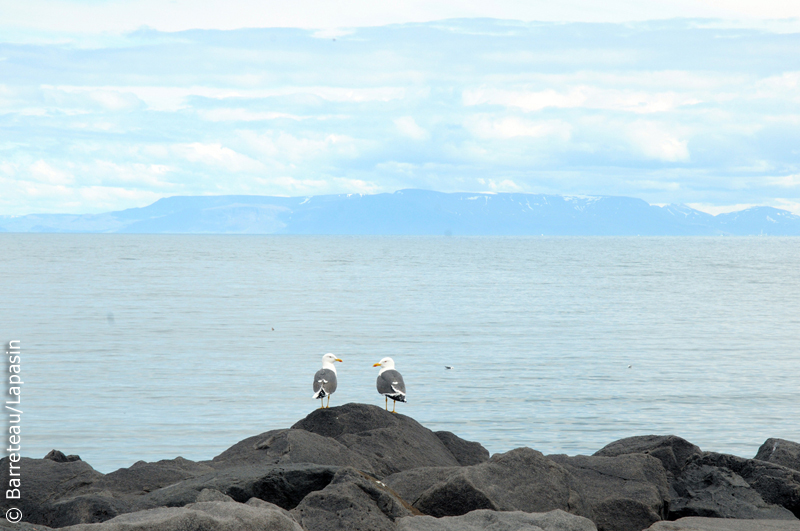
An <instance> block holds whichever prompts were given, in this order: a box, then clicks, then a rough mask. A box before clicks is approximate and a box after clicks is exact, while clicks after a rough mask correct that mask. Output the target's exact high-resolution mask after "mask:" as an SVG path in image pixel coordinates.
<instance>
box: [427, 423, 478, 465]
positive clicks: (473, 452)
mask: <svg viewBox="0 0 800 531" xmlns="http://www.w3.org/2000/svg"><path fill="white" fill-rule="evenodd" d="M434 434H435V435H436V436H437V437H439V440H440V441H442V443H443V444H444V445H445V446H446V447H447V449H448V450H450V453H451V454H453V457H455V458H456V461H458V464H460V465H462V466H469V465H477V464H479V463H483V462H485V461H488V460H489V450H487V449H486V448H484V447H483V445H482V444H481V443H478V442H473V441H467V440H464V439H462V438H461V437H459V436H458V435H456V434H455V433H452V432H449V431H437V432H434Z"/></svg>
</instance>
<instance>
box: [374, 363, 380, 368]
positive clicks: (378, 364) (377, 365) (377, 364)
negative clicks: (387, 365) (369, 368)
mask: <svg viewBox="0 0 800 531" xmlns="http://www.w3.org/2000/svg"><path fill="white" fill-rule="evenodd" d="M380 366H381V364H380V363H376V364H375V365H373V367H380Z"/></svg>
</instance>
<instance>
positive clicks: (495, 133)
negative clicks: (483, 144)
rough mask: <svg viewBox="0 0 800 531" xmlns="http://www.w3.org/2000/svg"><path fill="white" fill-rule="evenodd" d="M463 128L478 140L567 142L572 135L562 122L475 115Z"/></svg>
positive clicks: (569, 127)
mask: <svg viewBox="0 0 800 531" xmlns="http://www.w3.org/2000/svg"><path fill="white" fill-rule="evenodd" d="M464 127H465V128H466V129H467V130H468V131H469V132H470V133H472V134H473V135H474V136H476V137H478V138H486V139H489V138H500V139H505V138H515V137H533V138H550V139H558V140H561V141H567V140H569V139H570V136H571V134H572V126H571V125H570V124H568V123H567V122H564V121H562V120H543V121H532V120H525V119H522V118H518V117H515V116H509V117H499V118H496V117H493V116H491V115H485V114H483V115H475V116H471V117H469V118H467V119H466V120H465V122H464Z"/></svg>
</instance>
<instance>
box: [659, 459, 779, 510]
mask: <svg viewBox="0 0 800 531" xmlns="http://www.w3.org/2000/svg"><path fill="white" fill-rule="evenodd" d="M674 488H675V491H676V493H677V495H678V497H677V498H676V499H673V500H672V503H671V505H670V514H669V518H670V520H675V519H677V518H682V517H686V516H704V517H712V518H742V519H750V520H752V519H778V520H788V519H794V516H793V515H792V513H791V512H789V511H788V510H786V509H784V508H783V507H780V506H778V505H773V504H769V503H767V502H765V501H764V499H763V498H762V497H761V495H760V494H759V493H758V492H756V491H755V490H754V489H752V488H751V487H750V485H749V484H748V483H747V481H745V480H744V479H743V478H742V477H741V476H740V475H738V474H736V473H735V472H733V471H732V470H730V469H729V468H727V467H719V466H713V465H710V464H704V463H703V462H701V460H699V459H698V460H696V461H694V462H692V463H690V464H689V465H687V466H686V468H685V469H684V471H683V473H682V474H681V476H680V477H679V478H677V479H676V482H675V484H674Z"/></svg>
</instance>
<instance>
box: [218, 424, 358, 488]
mask: <svg viewBox="0 0 800 531" xmlns="http://www.w3.org/2000/svg"><path fill="white" fill-rule="evenodd" d="M331 409H332V410H333V409H336V408H331ZM293 463H314V464H317V465H330V466H349V467H353V468H357V469H359V470H363V471H365V472H367V473H372V472H373V470H372V465H371V464H370V461H369V460H368V459H366V458H364V457H363V456H361V455H359V454H358V453H356V452H354V451H352V450H350V449H349V448H347V446H345V445H343V444H342V443H340V442H339V441H337V440H335V439H333V438H330V437H325V436H322V435H318V434H316V433H312V432H309V431H306V430H301V429H290V430H273V431H268V432H266V433H262V434H261V435H257V436H255V437H249V438H247V439H244V440H243V441H240V442H238V443H236V444H235V445H233V446H232V447H230V448H228V449H227V450H225V451H224V452H222V453H221V454H220V455H218V456H217V457H215V458H214V459H213V460H212V461H211V462H210V463H209V464H210V465H211V466H213V467H214V468H217V469H222V468H226V467H231V466H233V467H239V466H242V465H245V464H257V465H267V464H268V465H288V464H293Z"/></svg>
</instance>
